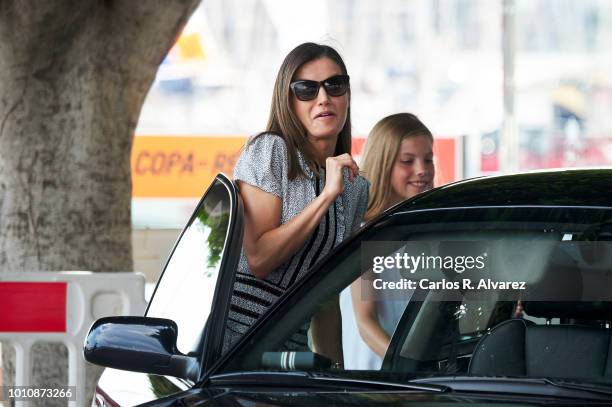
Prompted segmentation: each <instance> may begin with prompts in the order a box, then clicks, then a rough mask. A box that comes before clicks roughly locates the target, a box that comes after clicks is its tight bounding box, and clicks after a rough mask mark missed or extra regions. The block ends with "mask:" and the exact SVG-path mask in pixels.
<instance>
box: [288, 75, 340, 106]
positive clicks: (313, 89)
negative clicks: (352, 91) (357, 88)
mask: <svg viewBox="0 0 612 407" xmlns="http://www.w3.org/2000/svg"><path fill="white" fill-rule="evenodd" d="M321 86H323V87H324V88H325V92H326V93H327V94H328V95H329V96H342V95H344V94H345V93H346V91H347V90H348V89H349V76H348V75H334V76H332V77H330V78H327V79H325V80H324V81H321V82H317V81H309V80H301V81H294V82H291V84H290V85H289V87H290V88H291V90H292V91H293V93H294V94H295V97H296V98H298V99H299V100H301V101H303V102H305V101H308V100H313V99H314V98H316V97H317V95H318V94H319V89H320V88H321Z"/></svg>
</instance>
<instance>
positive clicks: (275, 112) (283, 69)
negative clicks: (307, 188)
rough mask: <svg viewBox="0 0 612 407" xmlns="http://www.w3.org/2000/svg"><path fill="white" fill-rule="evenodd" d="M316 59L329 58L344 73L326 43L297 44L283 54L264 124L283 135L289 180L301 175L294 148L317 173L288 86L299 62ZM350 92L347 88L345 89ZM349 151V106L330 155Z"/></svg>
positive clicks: (268, 129) (339, 62) (341, 65)
mask: <svg viewBox="0 0 612 407" xmlns="http://www.w3.org/2000/svg"><path fill="white" fill-rule="evenodd" d="M320 58H329V59H331V60H332V61H334V62H335V63H336V64H338V66H339V67H340V70H341V71H342V74H343V75H348V72H347V71H346V65H344V61H343V60H342V57H341V56H340V54H338V52H337V51H336V50H335V49H333V48H332V47H330V46H327V45H321V44H315V43H312V42H306V43H304V44H301V45H298V46H297V47H296V48H294V49H293V50H292V51H291V52H289V54H287V56H286V57H285V60H284V61H283V63H282V64H281V66H280V69H279V70H278V75H277V76H276V82H275V83H274V92H273V95H272V105H271V107H270V116H269V118H268V124H267V126H266V132H270V133H275V134H278V135H279V136H281V137H283V139H284V140H285V143H286V144H287V161H288V166H289V173H288V174H287V175H288V177H289V179H294V178H296V177H297V176H300V175H303V176H305V175H306V174H304V171H303V170H302V168H301V167H300V164H299V161H298V158H297V151H298V150H299V151H300V152H302V154H303V155H304V158H305V160H306V163H307V165H308V167H309V168H310V169H311V170H312V171H313V172H314V173H315V174H318V170H317V165H316V160H315V157H314V154H313V152H312V150H311V148H310V144H309V143H308V137H307V132H306V129H305V128H304V126H303V125H302V123H301V122H300V120H299V119H298V117H297V116H296V115H295V113H294V112H293V110H292V109H291V90H290V89H289V85H290V84H291V81H292V80H294V79H295V78H294V76H295V73H296V71H297V70H298V69H300V67H301V66H302V65H304V64H305V63H308V62H310V61H315V60H317V59H320ZM349 92H350V90H349ZM350 152H351V108H350V104H349V108H348V111H347V114H346V122H345V123H344V127H342V130H341V131H340V134H339V135H338V142H337V143H336V149H335V152H334V154H335V155H340V154H344V153H349V154H350Z"/></svg>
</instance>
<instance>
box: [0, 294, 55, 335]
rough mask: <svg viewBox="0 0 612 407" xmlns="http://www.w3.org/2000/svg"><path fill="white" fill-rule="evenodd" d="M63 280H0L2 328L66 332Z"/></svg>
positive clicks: (14, 330) (0, 318)
mask: <svg viewBox="0 0 612 407" xmlns="http://www.w3.org/2000/svg"><path fill="white" fill-rule="evenodd" d="M66 290H67V283H63V282H0V310H1V311H0V332H66Z"/></svg>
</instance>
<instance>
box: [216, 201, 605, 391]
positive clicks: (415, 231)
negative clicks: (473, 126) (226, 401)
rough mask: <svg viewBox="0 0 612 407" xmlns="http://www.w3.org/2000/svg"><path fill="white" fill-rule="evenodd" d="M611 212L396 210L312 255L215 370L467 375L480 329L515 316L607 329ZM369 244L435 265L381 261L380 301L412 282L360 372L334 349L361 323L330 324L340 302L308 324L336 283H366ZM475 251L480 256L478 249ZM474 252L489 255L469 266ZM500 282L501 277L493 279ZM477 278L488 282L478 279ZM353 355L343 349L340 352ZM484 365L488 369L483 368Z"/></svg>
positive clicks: (341, 286)
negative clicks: (300, 339)
mask: <svg viewBox="0 0 612 407" xmlns="http://www.w3.org/2000/svg"><path fill="white" fill-rule="evenodd" d="M611 220H612V211H610V210H609V209H605V208H599V209H598V208H593V209H578V208H545V207H534V208H524V207H517V208H461V209H457V210H433V211H431V212H429V213H409V212H408V213H404V214H400V215H396V216H395V217H394V218H392V219H391V220H390V221H388V222H385V223H384V224H383V226H381V227H378V228H372V229H371V230H368V231H367V232H365V233H362V234H361V235H360V236H359V238H354V239H352V240H350V241H347V242H345V244H343V245H342V246H341V247H340V248H339V249H338V250H337V251H336V252H334V253H332V254H330V256H328V257H327V258H326V259H325V260H324V261H323V262H322V264H321V265H320V266H319V267H318V268H317V267H315V270H313V273H312V274H310V275H307V276H306V277H305V278H304V279H303V280H302V281H301V282H300V283H299V284H298V286H296V287H295V288H294V289H293V290H292V291H291V292H289V293H288V295H287V296H285V297H283V298H282V301H281V304H280V305H279V308H278V309H277V310H276V312H274V313H271V314H268V315H266V316H265V317H264V320H263V321H261V323H260V324H259V326H258V327H257V329H256V330H255V332H254V333H253V334H252V335H251V336H250V337H249V338H247V341H246V343H248V347H247V346H246V345H245V346H244V347H243V348H242V349H240V350H238V354H237V355H236V357H235V358H233V359H232V360H229V361H228V363H227V364H226V365H225V366H224V367H223V370H224V371H227V372H229V371H244V370H261V369H272V370H328V371H330V372H334V373H335V374H340V375H349V376H353V375H355V374H361V375H366V376H368V375H369V376H368V377H380V376H385V377H390V376H393V377H394V378H396V379H397V378H398V377H404V378H406V379H414V378H422V377H429V376H432V375H447V374H466V375H467V374H471V371H470V368H471V367H470V363H471V362H472V358H473V355H474V353H475V352H476V351H477V350H478V349H479V345H478V344H479V342H480V341H481V339H483V338H485V337H488V336H490V335H491V332H496V331H498V330H499V328H498V327H499V326H503V325H504V324H507V323H510V322H512V321H518V322H519V323H520V326H523V327H525V329H526V330H528V329H531V328H529V327H533V326H541V327H548V326H554V325H557V326H562V327H563V329H566V328H567V329H568V330H569V331H568V332H573V329H574V327H576V330H580V334H583V333H584V332H582V331H581V328H578V327H579V326H584V325H586V326H589V327H591V328H592V329H590V330H588V332H587V333H586V334H585V335H590V336H589V338H591V337H592V338H595V339H597V338H599V337H600V336H601V337H603V336H605V335H609V332H608V331H606V330H607V329H608V328H609V327H610V320H612V306H610V305H609V304H612V279H611V278H610V276H609V274H610V273H609V270H610V269H611V268H612V256H610V253H612V245H610V242H608V240H610V239H609V235H610V233H609V227H608V226H607V225H609V224H610V221H611ZM595 240H597V242H596V243H594V241H595ZM368 244H374V245H378V250H379V251H378V255H380V256H382V257H385V258H392V259H398V257H399V260H401V261H403V260H404V256H403V253H412V254H411V255H412V256H413V257H415V258H420V259H421V260H419V261H421V262H427V261H429V260H431V262H432V263H431V264H433V266H432V267H431V268H429V269H423V270H422V271H424V272H425V274H418V273H416V274H413V273H411V272H410V270H409V268H408V267H399V268H401V270H397V268H398V267H397V265H398V264H402V263H401V262H400V263H397V262H395V263H394V262H393V261H390V262H389V267H387V268H386V270H392V271H393V275H394V276H395V277H393V278H392V280H395V281H390V282H393V283H395V284H394V285H393V286H392V285H387V289H388V290H391V291H392V293H394V294H393V295H391V297H389V298H388V299H386V301H398V300H401V298H398V297H396V298H394V296H399V297H402V296H406V295H408V294H409V301H406V302H404V304H402V305H401V306H399V308H400V310H401V312H399V314H400V315H399V317H398V321H396V322H395V324H396V325H397V328H396V329H394V330H393V331H392V332H389V334H390V335H392V341H391V346H390V347H389V349H388V350H387V354H386V356H385V358H384V361H383V363H382V365H381V367H380V369H378V370H377V371H370V372H357V371H352V370H350V369H345V368H344V367H343V366H342V364H341V363H336V362H342V361H338V360H335V359H334V356H335V355H334V353H333V352H334V350H335V349H337V348H338V347H340V348H342V345H341V342H340V341H339V340H338V338H339V337H340V338H341V337H342V336H344V337H345V339H347V338H346V335H351V336H352V338H355V339H356V337H357V335H359V333H358V332H357V331H350V332H341V334H340V336H338V332H339V330H340V327H341V326H342V323H343V322H344V321H343V320H344V319H345V318H347V315H346V314H341V315H340V320H338V319H335V318H330V320H329V321H327V323H326V325H324V329H323V330H322V332H323V334H322V335H321V329H320V327H317V325H316V324H317V323H318V322H317V319H319V317H320V315H321V314H322V313H327V314H326V315H332V314H330V313H329V310H330V309H334V308H337V307H339V305H338V304H339V301H340V294H341V293H342V292H343V291H345V290H346V289H347V288H348V287H349V286H350V284H351V283H352V282H353V281H355V280H356V279H362V283H363V284H366V285H367V284H373V278H374V279H375V278H376V275H374V277H372V271H373V269H374V265H375V264H376V263H375V262H374V261H373V256H372V254H371V253H368V251H367V248H366V247H367V245H368ZM480 255H481V256H483V257H482V258H478V257H479V256H480ZM438 258H440V259H441V262H439V261H438ZM470 258H471V259H470ZM411 261H415V259H414V258H413V259H412V260H411ZM444 261H449V262H450V263H449V265H448V266H446V265H445V263H444ZM478 261H481V262H483V263H486V265H487V267H486V268H484V269H483V270H477V269H476V268H475V267H476V265H477V264H479V263H478ZM391 263H394V265H395V267H396V270H393V267H394V266H392V265H391ZM421 264H426V263H421ZM472 266H473V267H472ZM469 267H472V270H471V271H470V270H467V268H469ZM385 272H386V271H385ZM374 274H376V273H374ZM382 274H384V273H382ZM368 275H369V277H367V279H366V278H365V276H368ZM415 276H416V277H415ZM408 280H416V281H417V283H416V287H413V288H409V286H407V281H408ZM481 282H482V283H481ZM502 282H503V283H505V284H504V285H500V283H502ZM522 282H525V283H526V288H527V290H526V291H525V290H524V289H523V288H522V286H523V285H522V284H521V283H522ZM492 283H495V284H492ZM513 283H518V284H513ZM478 284H484V286H482V287H481V288H479V289H478V288H477V287H478ZM362 294H363V293H362ZM348 316H350V317H354V316H352V315H348ZM517 326H518V325H517ZM317 331H318V332H317ZM303 332H306V337H307V338H308V340H307V341H306V342H305V343H304V344H303V345H302V346H301V347H296V346H294V345H295V342H294V341H292V338H294V337H295V335H298V334H301V333H303ZM533 332H535V333H534V335H536V337H538V338H546V335H549V334H554V335H556V333H555V331H554V330H533ZM602 335H603V336H602ZM509 338H510V337H509ZM348 339H351V338H348ZM595 339H594V340H595ZM508 340H509V341H510V339H508ZM539 340H540V341H541V342H537V345H538V346H540V345H541V346H543V349H544V351H546V349H548V348H546V346H549V345H548V344H547V342H546V340H547V339H539ZM597 340H599V339H597ZM515 346H516V347H517V348H516V349H514V348H513V347H515ZM520 346H522V345H520V343H518V342H516V343H515V342H512V341H510V342H508V345H507V348H505V349H506V351H504V352H503V354H500V353H498V354H496V357H498V358H500V360H503V357H505V356H506V355H507V354H517V353H518V354H521V353H520V352H519V347H520ZM534 346H535V345H534ZM521 349H522V348H521ZM288 351H301V352H303V353H299V354H296V353H291V352H288ZM479 352H480V350H479ZM315 353H317V354H319V355H322V356H326V357H323V358H320V357H319V355H314V354H315ZM524 354H525V353H522V355H524ZM606 354H607V353H606ZM355 356H356V355H354V354H350V353H347V352H344V354H343V358H344V359H345V360H344V361H345V362H346V359H347V358H349V357H355ZM479 357H480V359H481V360H484V356H482V355H481V356H479ZM549 357H560V356H559V355H556V356H554V355H553V356H549ZM536 362H537V361H535V362H533V361H526V362H525V363H536ZM604 362H605V361H604ZM557 363H563V361H562V360H558V361H557ZM602 363H603V362H602ZM494 365H495V364H494ZM550 365H551V366H553V365H554V364H550ZM483 366H485V367H483V368H482V369H485V371H486V369H490V368H491V366H489V365H484V364H483ZM504 366H505V365H504V363H503V362H500V363H499V366H494V367H496V368H497V367H499V369H500V370H499V371H500V372H502V374H508V375H509V374H510V373H511V372H510V371H508V372H505V371H504V370H503V369H505V368H506V367H504ZM546 366H548V365H546ZM494 373H495V372H494ZM513 374H515V375H516V372H514V373H513ZM522 374H523V375H526V374H528V373H527V372H524V373H522ZM550 374H554V372H551V373H550ZM568 374H569V373H568ZM398 375H399V376H398Z"/></svg>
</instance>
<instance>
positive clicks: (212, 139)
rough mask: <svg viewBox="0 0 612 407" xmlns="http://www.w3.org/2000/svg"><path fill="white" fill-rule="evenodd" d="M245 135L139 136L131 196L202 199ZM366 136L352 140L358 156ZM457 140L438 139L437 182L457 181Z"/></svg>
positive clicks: (230, 166) (228, 165) (232, 159)
mask: <svg viewBox="0 0 612 407" xmlns="http://www.w3.org/2000/svg"><path fill="white" fill-rule="evenodd" d="M245 140H246V138H245V137H244V136H219V137H216V136H136V137H134V146H133V147H132V197H134V198H199V197H200V196H201V195H202V194H203V193H204V190H205V189H206V188H207V187H208V186H209V185H210V183H211V182H212V180H213V179H214V177H215V175H217V173H219V172H223V173H225V174H226V175H227V176H230V177H231V175H232V173H233V170H234V165H235V164H236V160H238V156H239V155H240V152H241V150H242V147H243V146H244V142H245ZM364 144H365V139H364V138H358V137H356V138H354V139H353V155H355V156H359V155H360V154H361V151H362V149H363V146H364ZM455 144H456V142H455V140H454V139H436V141H435V148H434V151H435V155H436V166H437V175H436V185H442V184H446V183H448V182H451V181H454V180H455V162H456V161H455V160H456V159H455V150H456V145H455Z"/></svg>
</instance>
